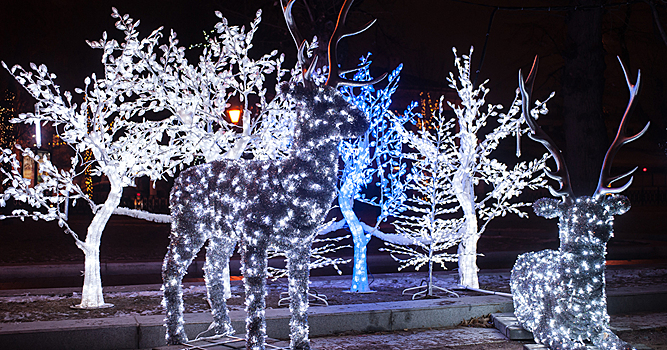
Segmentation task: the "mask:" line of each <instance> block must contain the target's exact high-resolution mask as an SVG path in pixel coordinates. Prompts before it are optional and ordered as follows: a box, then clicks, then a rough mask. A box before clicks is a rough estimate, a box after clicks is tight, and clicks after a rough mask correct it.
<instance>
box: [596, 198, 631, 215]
mask: <svg viewBox="0 0 667 350" xmlns="http://www.w3.org/2000/svg"><path fill="white" fill-rule="evenodd" d="M602 203H603V205H604V206H605V209H606V210H607V211H608V212H609V213H610V214H611V215H621V214H625V213H626V212H627V211H628V210H630V200H629V199H628V197H626V196H624V195H620V194H608V195H605V196H604V198H603V199H602Z"/></svg>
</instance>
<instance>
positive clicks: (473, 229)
mask: <svg viewBox="0 0 667 350" xmlns="http://www.w3.org/2000/svg"><path fill="white" fill-rule="evenodd" d="M471 54H472V48H471V50H470V55H471ZM454 55H455V61H454V63H455V66H456V68H457V73H458V74H457V76H456V77H455V76H454V74H452V73H450V77H449V78H448V81H449V82H450V87H451V88H453V89H454V90H456V92H457V93H458V97H459V99H460V102H457V103H453V102H450V101H448V102H447V104H448V105H449V106H450V107H451V108H452V110H453V112H454V117H452V118H450V119H447V118H448V117H447V116H446V115H445V114H446V111H445V109H444V108H443V107H444V106H443V99H442V98H441V100H440V104H439V106H438V108H437V110H435V111H434V117H433V123H432V127H431V128H430V129H428V128H424V129H422V130H420V132H419V134H418V135H414V134H411V133H406V134H405V135H404V139H405V140H406V142H407V144H408V145H410V147H411V148H413V149H414V150H416V151H417V153H418V155H414V156H412V157H413V159H414V161H415V166H416V169H422V170H413V172H414V173H413V176H411V178H410V180H413V181H416V182H415V183H414V184H411V185H410V186H412V187H414V188H413V190H415V191H417V193H422V196H426V198H429V197H428V196H429V195H430V196H433V197H432V199H428V201H425V202H421V201H422V199H420V198H417V199H414V204H412V206H415V205H416V207H417V208H419V207H422V209H418V210H414V209H411V210H412V211H411V213H413V214H412V215H415V216H416V217H419V216H422V215H423V216H424V217H425V218H424V219H422V220H426V217H428V216H429V215H430V216H431V217H433V219H429V220H431V222H432V223H430V224H429V225H431V227H432V228H431V229H430V230H433V231H431V233H430V235H432V237H434V238H435V237H440V238H438V240H439V241H441V242H447V243H446V244H444V243H442V245H439V246H438V250H440V251H443V250H444V249H446V248H445V247H446V246H447V245H451V244H454V241H456V240H460V243H459V246H458V254H457V255H458V257H457V258H455V257H453V256H449V255H442V256H440V257H439V258H438V259H439V260H438V262H440V263H441V264H444V261H452V260H454V259H458V265H459V283H460V284H461V285H463V286H467V287H473V288H478V287H479V283H478V279H477V272H478V268H477V255H478V253H477V241H478V239H479V237H480V236H481V235H482V233H483V232H484V231H485V229H486V227H487V225H488V223H489V222H490V221H491V220H492V219H494V218H496V217H499V216H505V215H506V214H508V213H513V214H516V215H519V216H520V217H526V216H527V214H526V213H524V212H523V211H522V208H523V207H525V206H527V205H528V204H527V203H523V202H516V201H514V200H515V199H516V197H517V196H519V195H520V194H521V193H522V191H523V190H524V189H526V188H529V189H536V188H538V187H541V186H544V185H545V180H544V175H543V174H542V169H543V168H544V162H545V160H546V159H547V155H546V154H545V155H544V156H543V157H541V158H539V159H534V160H531V161H529V162H526V161H522V162H519V163H517V164H516V165H515V166H514V167H513V168H512V167H509V166H508V165H507V164H504V163H502V162H500V161H499V160H498V159H495V158H493V157H492V156H491V153H492V152H493V151H494V150H495V149H496V148H497V147H498V145H499V143H500V141H501V140H502V139H504V138H505V137H507V136H509V135H512V134H515V135H517V137H519V136H520V135H521V134H522V133H525V132H526V128H523V129H522V127H521V124H522V122H523V121H522V119H521V115H520V113H519V111H520V106H521V102H520V100H519V99H518V97H517V98H515V100H514V102H513V103H512V105H511V107H510V109H509V110H508V111H507V112H506V113H502V112H499V110H501V109H502V108H503V107H502V106H501V105H491V104H489V105H487V106H485V97H486V94H487V93H488V91H489V90H488V89H487V88H486V87H485V86H484V83H483V84H481V85H480V86H478V87H477V88H475V87H474V86H473V83H472V81H471V80H470V55H463V56H461V57H459V56H458V55H457V54H456V50H454ZM517 96H518V95H517ZM545 103H546V101H545V102H540V101H536V107H535V108H533V113H537V114H545V113H547V112H548V111H547V109H546V104H545ZM484 107H486V111H484V110H483V108H484ZM490 118H493V119H495V121H494V122H495V123H497V124H498V125H497V126H496V127H495V128H493V129H492V130H490V131H487V130H488V129H484V127H485V126H486V125H487V121H488V120H489V119H490ZM426 122H427V123H426V124H428V121H426ZM422 162H424V163H422ZM420 171H422V172H423V175H422V174H421V173H420ZM431 172H433V173H431ZM436 172H437V173H436ZM428 178H430V179H428ZM426 179H428V180H426ZM428 186H431V187H430V189H429V187H428ZM422 187H423V188H422ZM435 189H437V191H436V192H433V191H435ZM429 191H431V192H430V194H429ZM429 205H435V206H442V209H438V210H436V209H430V210H428V211H427V210H425V209H423V208H427V207H429ZM456 211H458V213H455V212H456ZM438 215H444V216H443V218H444V217H447V219H442V221H436V220H435V219H434V218H436V217H437V216H438ZM448 215H449V216H448ZM411 220H413V222H415V224H413V225H417V224H416V222H418V221H417V219H416V218H413V219H411ZM424 222H429V221H428V220H426V221H424ZM436 222H437V224H436ZM401 225H403V226H404V227H405V225H406V221H405V219H403V223H401V224H399V227H400V226H401ZM422 225H425V224H422ZM424 227H429V226H424ZM436 228H437V230H441V231H442V232H443V233H437V234H436V232H439V231H436ZM400 230H401V231H398V228H397V231H398V232H402V233H405V234H406V235H407V237H416V236H421V237H426V236H428V235H426V236H424V235H425V233H418V234H417V233H415V232H418V230H417V228H416V227H415V228H413V229H412V230H407V231H403V230H404V229H400ZM445 231H446V232H447V234H446V235H445V234H444V232H445ZM444 237H447V238H444ZM413 239H414V238H413ZM426 243H429V241H428V240H427V241H424V242H421V243H420V244H422V245H423V244H426ZM424 247H428V245H426V246H424ZM393 249H398V248H397V247H394V248H393ZM405 249H408V248H405ZM422 249H425V248H422ZM424 251H426V252H428V251H430V249H426V250H424ZM395 252H396V253H398V251H395ZM404 253H408V251H404ZM408 255H412V256H413V259H415V260H414V261H415V262H418V261H426V260H424V259H426V258H427V256H421V255H419V254H417V252H413V251H412V250H410V253H409V254H408ZM427 255H428V256H430V255H429V254H427ZM434 256H438V255H434ZM420 259H422V260H420ZM406 262H407V261H406Z"/></svg>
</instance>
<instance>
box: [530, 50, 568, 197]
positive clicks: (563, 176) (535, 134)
mask: <svg viewBox="0 0 667 350" xmlns="http://www.w3.org/2000/svg"><path fill="white" fill-rule="evenodd" d="M537 63H538V58H537V56H535V61H533V67H532V68H531V69H530V73H529V74H528V79H526V81H525V84H524V81H523V74H522V73H521V70H519V89H521V114H522V115H523V118H524V120H525V121H526V124H528V127H530V133H529V134H528V137H530V138H531V139H532V140H534V141H537V142H539V143H541V144H542V145H544V147H546V148H547V150H549V153H551V156H552V157H553V158H554V160H555V161H556V172H551V171H546V170H545V174H547V176H548V177H550V178H552V179H554V180H557V181H558V183H559V184H560V188H559V189H558V190H555V189H554V188H553V187H549V192H551V194H552V195H553V196H554V197H563V201H564V202H565V203H571V202H572V201H573V199H574V193H573V192H572V187H571V185H570V174H569V173H568V171H567V166H566V165H565V159H563V155H562V154H561V152H560V150H559V149H558V147H556V143H554V142H553V140H552V139H551V138H550V137H549V135H547V134H546V133H545V132H544V131H543V130H542V128H541V127H540V126H539V125H537V123H536V122H535V119H533V117H532V116H531V115H530V95H531V94H532V93H533V84H534V83H535V75H537ZM526 86H527V87H528V89H526Z"/></svg>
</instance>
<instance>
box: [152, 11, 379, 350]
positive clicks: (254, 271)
mask: <svg viewBox="0 0 667 350" xmlns="http://www.w3.org/2000/svg"><path fill="white" fill-rule="evenodd" d="M281 1H285V0H281ZM294 1H295V0H291V1H289V2H288V3H287V4H286V5H285V3H284V2H282V4H283V6H284V16H285V20H286V22H287V25H288V28H289V29H290V32H291V33H292V36H293V38H294V40H295V42H296V44H297V47H298V49H299V50H298V52H299V55H298V57H299V61H300V63H301V67H302V68H303V72H302V73H303V84H300V83H296V82H292V83H289V84H285V85H284V86H282V87H281V90H282V91H281V92H280V93H282V94H286V95H287V98H291V99H293V101H295V102H296V111H297V120H296V126H295V132H294V136H293V140H292V146H291V150H290V151H289V154H288V156H286V157H285V158H283V159H281V160H267V161H258V160H243V159H240V160H218V161H213V162H210V163H207V164H202V165H199V166H195V167H192V168H190V169H188V170H186V171H184V172H182V173H181V174H180V176H179V177H178V178H177V179H176V181H175V183H174V187H173V189H172V191H171V198H170V205H171V216H172V220H173V221H172V232H171V236H170V238H171V243H170V245H169V249H168V252H167V255H166V256H165V259H164V264H163V267H162V277H163V281H164V285H163V289H164V305H165V308H166V311H167V317H166V319H165V321H166V327H167V335H166V337H167V342H168V343H169V344H178V343H184V342H186V341H187V336H186V334H185V331H184V328H183V297H182V295H183V294H182V289H181V281H182V279H183V276H184V275H185V273H186V271H187V268H188V266H189V265H190V263H191V262H192V259H193V258H194V256H195V254H196V253H197V252H198V251H199V250H200V249H201V248H202V247H203V245H204V244H205V243H206V242H208V245H207V247H206V265H205V275H206V276H205V277H206V288H207V294H208V300H209V304H210V305H211V312H212V314H213V324H212V327H213V329H214V330H215V332H216V334H218V335H231V334H233V333H234V330H233V328H232V326H231V321H230V319H229V316H228V310H227V304H226V296H225V295H224V293H223V282H224V281H223V278H224V274H223V270H224V269H225V268H226V267H228V264H229V257H230V256H231V255H232V254H233V252H234V249H235V246H236V244H237V242H238V243H239V245H240V251H241V263H242V272H243V276H244V279H243V282H244V286H245V293H246V301H245V304H246V311H247V314H248V316H247V319H246V348H247V349H264V337H265V335H266V322H265V319H264V309H265V306H266V304H265V300H264V298H265V295H266V292H265V287H266V278H267V248H268V247H269V246H272V247H275V248H276V249H279V250H281V251H284V252H286V253H287V257H288V263H287V268H288V271H289V293H290V297H291V302H290V311H291V313H292V319H291V321H290V339H291V342H290V348H291V349H303V350H307V349H310V343H309V340H308V322H307V309H308V299H307V292H308V278H309V267H308V266H309V262H310V248H311V243H312V240H313V237H314V235H315V234H316V229H317V227H318V225H320V224H321V223H322V221H323V220H324V218H325V216H326V215H327V212H328V211H329V207H330V205H331V202H332V200H333V199H334V198H335V196H336V184H337V175H338V174H337V173H338V143H339V142H340V141H341V139H343V138H353V137H357V136H359V135H361V134H363V133H364V132H365V131H366V129H367V128H368V121H367V120H366V117H365V116H364V115H363V114H362V112H361V111H359V110H357V109H356V108H355V107H354V106H352V105H349V104H348V103H347V102H346V101H345V100H344V99H343V97H342V96H341V95H340V94H339V93H338V91H337V87H339V86H341V85H350V86H363V85H367V84H374V83H376V82H378V81H380V80H381V79H383V78H384V76H383V77H381V78H378V79H375V80H373V81H366V82H356V81H351V80H346V79H343V78H341V77H340V75H339V74H340V73H341V71H340V70H339V68H338V65H337V64H336V45H337V44H338V41H339V40H340V39H342V38H343V37H345V36H348V35H351V34H349V33H343V32H342V26H343V25H344V24H345V19H346V15H347V12H348V11H349V9H350V6H351V5H352V1H353V0H346V1H345V3H344V4H343V7H342V8H341V11H340V13H339V17H338V23H337V25H336V29H335V30H334V32H333V34H332V36H331V39H330V41H329V43H328V55H329V56H328V58H329V75H328V80H327V82H326V84H324V85H323V86H316V84H315V82H314V81H313V80H312V72H313V70H314V68H315V65H316V64H317V56H316V55H313V56H312V58H310V57H308V55H307V54H306V53H305V47H306V42H305V40H303V39H302V38H301V36H300V34H299V31H298V30H297V27H296V25H295V24H294V21H293V18H292V14H291V11H292V5H293V3H294ZM372 23H373V22H371V23H369V24H368V25H367V26H366V27H365V28H364V29H363V30H365V29H366V28H368V27H369V26H370V25H372ZM363 30H361V31H359V32H362V31H363ZM359 32H357V33H359ZM227 278H228V277H227Z"/></svg>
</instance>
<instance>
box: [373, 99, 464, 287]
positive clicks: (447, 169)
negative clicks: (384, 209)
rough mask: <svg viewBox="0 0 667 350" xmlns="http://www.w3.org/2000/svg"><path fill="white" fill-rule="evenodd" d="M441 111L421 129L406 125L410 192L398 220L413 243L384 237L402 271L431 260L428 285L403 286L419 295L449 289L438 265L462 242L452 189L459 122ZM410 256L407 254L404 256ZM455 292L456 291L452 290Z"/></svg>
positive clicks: (398, 226) (399, 230) (398, 229)
mask: <svg viewBox="0 0 667 350" xmlns="http://www.w3.org/2000/svg"><path fill="white" fill-rule="evenodd" d="M442 102H443V99H442V98H441V100H440V112H439V113H436V114H434V115H433V118H432V119H430V120H429V121H428V123H424V122H422V123H420V126H421V127H420V129H419V130H418V131H417V133H416V134H415V133H411V132H407V131H405V130H402V133H401V134H402V136H403V141H404V142H405V143H406V144H407V145H408V146H409V148H410V150H409V151H406V152H405V153H404V155H403V157H404V158H405V159H406V160H408V162H409V164H410V172H409V174H408V175H407V176H406V178H405V191H407V192H408V193H410V196H408V197H407V199H406V200H405V201H404V202H403V203H402V208H401V211H402V212H403V214H399V215H397V220H395V221H394V222H393V224H394V227H395V228H396V233H397V234H399V235H402V236H404V237H405V238H406V240H407V242H408V244H395V243H390V242H385V245H387V246H388V248H383V249H382V250H384V251H388V252H389V253H390V254H391V256H392V257H393V258H394V260H396V261H398V262H399V263H400V266H399V271H400V270H402V269H404V268H407V267H410V266H414V268H415V270H419V269H420V268H421V267H423V266H424V265H425V264H427V265H428V274H429V278H428V281H427V284H426V285H423V286H418V287H411V288H408V289H406V290H404V291H403V293H404V294H405V293H408V292H411V291H415V290H419V289H423V290H420V291H418V292H416V293H413V299H414V298H416V297H420V296H435V294H434V293H435V292H436V291H437V290H442V291H446V292H449V291H447V290H445V289H443V288H440V287H438V286H435V285H434V284H433V274H432V273H433V264H434V263H439V264H440V265H441V266H442V268H443V269H444V268H445V262H451V261H456V254H451V253H448V252H447V250H448V249H449V248H451V247H453V246H455V245H456V244H457V243H458V242H459V241H460V234H461V232H460V227H461V225H462V221H463V220H462V219H461V218H457V217H456V216H455V215H454V213H456V212H457V211H458V210H459V207H460V206H459V205H458V204H457V202H456V197H455V196H454V194H453V190H452V184H451V180H452V176H453V170H454V168H453V166H452V160H451V159H452V153H453V150H454V149H455V146H456V145H455V144H454V141H455V139H454V138H453V137H452V134H453V129H454V121H453V120H452V119H449V120H448V119H447V116H446V115H444V114H443V113H442ZM405 256H407V257H405ZM450 293H451V292H450Z"/></svg>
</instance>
